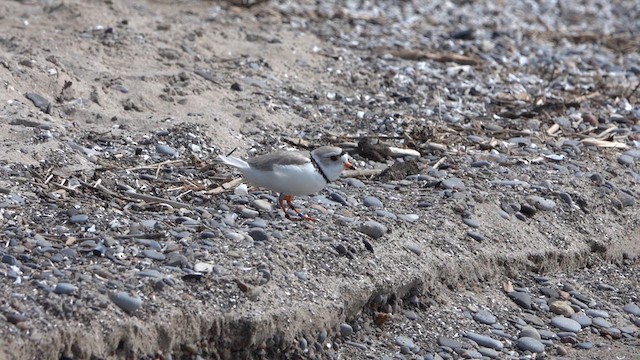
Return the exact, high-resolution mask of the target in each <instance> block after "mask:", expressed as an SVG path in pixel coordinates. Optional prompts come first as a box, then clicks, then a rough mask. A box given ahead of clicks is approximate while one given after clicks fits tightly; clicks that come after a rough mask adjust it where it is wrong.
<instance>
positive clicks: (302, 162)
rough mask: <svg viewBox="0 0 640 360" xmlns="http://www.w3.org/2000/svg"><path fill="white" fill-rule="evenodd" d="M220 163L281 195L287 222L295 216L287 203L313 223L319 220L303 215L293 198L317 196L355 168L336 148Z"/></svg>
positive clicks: (252, 183)
mask: <svg viewBox="0 0 640 360" xmlns="http://www.w3.org/2000/svg"><path fill="white" fill-rule="evenodd" d="M220 160H221V161H222V162H223V163H225V164H227V165H230V166H233V167H235V168H237V169H238V170H240V172H241V173H242V175H243V176H244V178H245V179H246V180H247V182H249V184H251V185H253V186H258V187H263V188H267V189H270V190H273V191H275V192H278V193H279V194H280V196H279V197H278V204H279V205H280V207H281V208H282V210H283V211H284V214H285V216H286V217H287V219H291V217H290V216H289V213H288V212H287V207H286V206H285V202H286V203H287V205H288V207H289V209H291V210H293V212H294V213H295V214H296V215H297V217H298V218H299V219H302V220H310V221H315V219H314V218H312V217H309V216H306V215H303V214H301V213H300V212H299V211H298V210H297V209H296V208H295V207H294V206H293V197H294V196H298V195H311V194H315V193H317V192H318V191H320V190H322V189H324V187H325V186H327V184H328V183H330V182H331V181H334V180H336V179H338V177H340V173H342V171H343V170H345V169H350V168H352V167H353V166H352V165H351V163H350V162H349V155H347V154H345V153H343V151H342V149H340V148H339V147H335V146H322V147H319V148H317V149H315V150H313V151H312V152H311V153H308V152H301V151H278V152H273V153H269V154H266V155H260V156H256V157H253V158H250V159H248V160H247V161H244V160H242V159H238V158H236V157H232V156H222V155H220Z"/></svg>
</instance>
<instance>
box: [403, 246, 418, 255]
mask: <svg viewBox="0 0 640 360" xmlns="http://www.w3.org/2000/svg"><path fill="white" fill-rule="evenodd" d="M404 248H405V249H407V250H409V251H411V252H412V253H414V254H416V255H418V256H420V255H422V249H421V248H420V246H419V245H418V244H415V243H407V244H404Z"/></svg>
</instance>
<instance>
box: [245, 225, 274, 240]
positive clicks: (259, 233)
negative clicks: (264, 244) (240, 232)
mask: <svg viewBox="0 0 640 360" xmlns="http://www.w3.org/2000/svg"><path fill="white" fill-rule="evenodd" d="M248 234H249V236H251V238H252V239H253V240H254V241H267V240H269V234H267V232H266V231H265V230H264V229H263V228H259V227H254V228H252V229H250V230H249V232H248Z"/></svg>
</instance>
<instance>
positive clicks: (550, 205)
mask: <svg viewBox="0 0 640 360" xmlns="http://www.w3.org/2000/svg"><path fill="white" fill-rule="evenodd" d="M527 202H528V203H529V204H531V205H533V206H535V207H536V208H537V209H538V210H542V211H549V210H553V209H554V208H555V207H556V202H555V201H553V200H551V199H546V198H543V197H542V196H537V195H531V196H527ZM525 214H526V213H525Z"/></svg>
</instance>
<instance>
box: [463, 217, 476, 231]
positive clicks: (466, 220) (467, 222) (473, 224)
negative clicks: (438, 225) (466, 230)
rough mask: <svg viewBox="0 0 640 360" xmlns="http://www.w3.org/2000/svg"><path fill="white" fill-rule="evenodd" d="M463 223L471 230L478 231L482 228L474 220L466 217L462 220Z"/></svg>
mask: <svg viewBox="0 0 640 360" xmlns="http://www.w3.org/2000/svg"><path fill="white" fill-rule="evenodd" d="M462 222H463V223H464V224H465V225H467V226H468V227H470V228H474V229H477V228H479V227H480V223H479V222H478V220H476V219H474V218H470V217H464V218H462Z"/></svg>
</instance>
